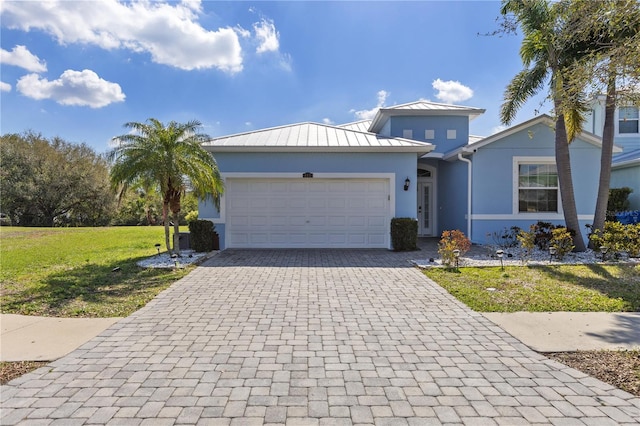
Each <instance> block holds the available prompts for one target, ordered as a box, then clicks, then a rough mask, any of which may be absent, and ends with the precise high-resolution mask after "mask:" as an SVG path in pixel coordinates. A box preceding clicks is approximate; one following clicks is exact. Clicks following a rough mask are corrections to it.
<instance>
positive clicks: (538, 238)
mask: <svg viewBox="0 0 640 426" xmlns="http://www.w3.org/2000/svg"><path fill="white" fill-rule="evenodd" d="M554 229H555V225H553V224H552V223H551V222H541V221H540V222H538V223H536V224H535V225H533V226H532V230H533V232H534V234H535V238H534V241H535V244H536V246H537V247H538V248H539V249H540V250H544V251H547V250H549V243H550V241H551V237H552V233H551V232H552V231H553V230H554Z"/></svg>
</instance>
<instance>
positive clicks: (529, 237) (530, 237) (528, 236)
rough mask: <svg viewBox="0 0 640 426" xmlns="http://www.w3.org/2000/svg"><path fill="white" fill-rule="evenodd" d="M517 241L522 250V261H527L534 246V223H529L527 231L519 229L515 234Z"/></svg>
mask: <svg viewBox="0 0 640 426" xmlns="http://www.w3.org/2000/svg"><path fill="white" fill-rule="evenodd" d="M516 238H517V239H518V242H519V243H520V247H522V249H523V250H524V253H523V255H522V261H523V262H524V263H526V262H528V261H529V258H530V257H531V254H532V253H533V249H535V247H536V232H535V225H531V226H530V227H529V232H527V231H525V230H524V229H521V230H520V232H518V235H517V236H516Z"/></svg>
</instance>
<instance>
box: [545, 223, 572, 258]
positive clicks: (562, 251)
mask: <svg viewBox="0 0 640 426" xmlns="http://www.w3.org/2000/svg"><path fill="white" fill-rule="evenodd" d="M549 245H550V246H551V247H553V248H555V249H556V257H557V258H558V260H562V259H563V258H564V256H565V255H566V254H567V253H569V252H571V250H573V249H574V247H575V246H574V245H573V237H572V236H571V233H570V232H569V230H568V229H567V228H562V227H557V228H555V229H553V230H552V231H551V240H550V241H549Z"/></svg>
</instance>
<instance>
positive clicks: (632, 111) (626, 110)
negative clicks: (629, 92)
mask: <svg viewBox="0 0 640 426" xmlns="http://www.w3.org/2000/svg"><path fill="white" fill-rule="evenodd" d="M638 120H639V117H638V108H637V107H622V108H620V110H619V112H618V133H619V134H621V135H623V134H637V133H639V132H638Z"/></svg>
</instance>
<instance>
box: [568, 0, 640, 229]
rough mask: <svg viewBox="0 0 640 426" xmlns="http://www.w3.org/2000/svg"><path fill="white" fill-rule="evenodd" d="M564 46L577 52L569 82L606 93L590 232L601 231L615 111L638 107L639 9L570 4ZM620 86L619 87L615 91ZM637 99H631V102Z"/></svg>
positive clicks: (627, 2) (613, 3) (610, 0)
mask: <svg viewBox="0 0 640 426" xmlns="http://www.w3.org/2000/svg"><path fill="white" fill-rule="evenodd" d="M566 16H567V17H568V19H567V29H568V31H566V43H569V44H571V45H573V46H575V47H576V48H577V49H579V50H580V51H581V56H582V57H581V59H580V63H579V64H576V65H578V66H575V67H572V68H571V73H570V75H569V77H570V78H571V79H572V80H574V81H578V83H577V84H578V85H580V84H582V85H583V86H586V85H587V84H589V85H591V86H592V87H593V90H595V91H596V92H597V93H600V92H603V91H604V92H605V93H606V100H605V117H604V127H603V132H602V154H601V159H600V178H599V186H598V196H597V200H596V208H595V214H594V219H593V226H592V231H596V230H600V231H602V229H603V228H604V222H605V218H606V212H607V203H608V199H609V186H610V182H611V160H612V155H613V146H614V143H613V139H614V134H615V130H614V128H615V114H614V113H615V109H616V105H617V104H619V103H622V104H624V103H625V102H633V101H634V100H635V103H638V99H637V98H638V96H639V95H640V93H638V87H640V86H638V85H637V84H638V81H639V80H640V3H638V2H637V1H636V0H600V1H597V2H594V1H592V0H572V1H571V2H569V3H568V5H567V10H566ZM619 86H622V87H619ZM634 98H635V99H634Z"/></svg>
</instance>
